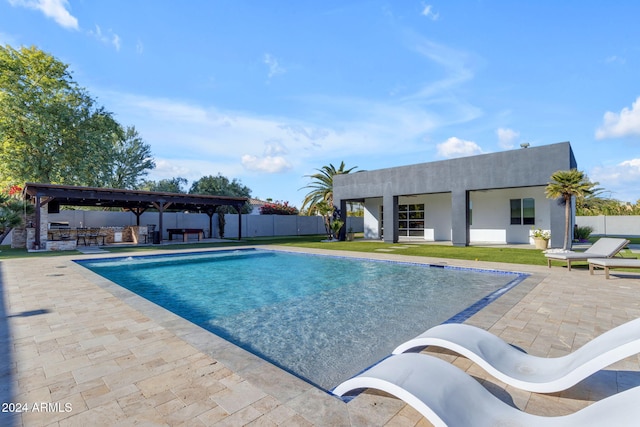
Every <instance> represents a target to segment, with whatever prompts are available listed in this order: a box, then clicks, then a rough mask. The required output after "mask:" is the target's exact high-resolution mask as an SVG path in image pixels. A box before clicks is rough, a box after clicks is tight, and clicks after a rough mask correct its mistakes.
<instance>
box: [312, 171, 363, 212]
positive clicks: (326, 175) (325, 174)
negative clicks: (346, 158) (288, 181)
mask: <svg viewBox="0 0 640 427" xmlns="http://www.w3.org/2000/svg"><path fill="white" fill-rule="evenodd" d="M356 168H357V166H354V167H352V168H349V169H345V164H344V162H340V166H339V167H338V169H336V167H335V166H333V164H331V163H330V164H329V165H328V166H323V167H322V168H320V169H316V170H317V171H318V172H319V173H316V174H313V175H306V176H307V177H309V178H311V180H312V182H311V183H310V184H309V185H307V186H305V187H303V188H309V189H310V190H311V191H309V193H307V195H306V197H305V198H304V200H303V201H302V207H301V209H302V210H303V211H304V210H305V209H306V213H307V215H314V214H316V213H317V211H318V204H319V203H321V202H326V203H327V204H328V205H329V206H333V177H334V175H340V174H345V173H349V172H351V171H352V170H354V169H356Z"/></svg>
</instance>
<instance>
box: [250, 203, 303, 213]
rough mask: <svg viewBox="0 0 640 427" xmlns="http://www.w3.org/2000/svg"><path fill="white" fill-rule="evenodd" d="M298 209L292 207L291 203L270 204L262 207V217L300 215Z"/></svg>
mask: <svg viewBox="0 0 640 427" xmlns="http://www.w3.org/2000/svg"><path fill="white" fill-rule="evenodd" d="M298 213H299V212H298V208H296V207H295V206H290V205H289V202H280V201H275V202H269V203H265V204H264V205H262V206H260V215H298Z"/></svg>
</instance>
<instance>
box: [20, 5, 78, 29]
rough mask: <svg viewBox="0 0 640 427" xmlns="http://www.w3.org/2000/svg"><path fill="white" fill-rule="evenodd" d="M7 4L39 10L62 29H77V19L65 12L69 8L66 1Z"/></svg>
mask: <svg viewBox="0 0 640 427" xmlns="http://www.w3.org/2000/svg"><path fill="white" fill-rule="evenodd" d="M9 4H10V5H11V6H19V7H26V8H27V9H33V10H39V11H40V12H42V13H44V15H45V16H47V17H48V18H51V19H53V20H54V21H56V23H58V25H61V26H62V27H64V28H69V29H72V30H77V29H78V19H77V18H75V17H74V16H73V15H71V13H69V11H68V10H67V8H68V7H69V2H68V1H67V0H9Z"/></svg>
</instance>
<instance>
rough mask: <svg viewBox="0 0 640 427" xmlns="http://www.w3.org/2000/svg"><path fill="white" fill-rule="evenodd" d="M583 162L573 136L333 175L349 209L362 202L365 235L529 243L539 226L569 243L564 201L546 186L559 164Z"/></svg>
mask: <svg viewBox="0 0 640 427" xmlns="http://www.w3.org/2000/svg"><path fill="white" fill-rule="evenodd" d="M574 168H577V163H576V160H575V157H574V155H573V151H572V149H571V144H570V143H569V142H561V143H557V144H551V145H545V146H539V147H528V148H520V149H516V150H509V151H503V152H498V153H491V154H482V155H478V156H470V157H463V158H457V159H451V160H443V161H436V162H429V163H420V164H415V165H408V166H398V167H393V168H388V169H379V170H371V171H363V172H357V173H350V174H344V175H336V176H334V178H333V197H334V203H335V204H336V206H338V207H340V209H341V211H342V213H343V215H344V213H345V212H346V207H347V202H349V201H357V202H361V203H363V204H364V209H365V211H364V236H365V238H367V239H383V240H384V241H385V242H391V243H393V242H398V241H404V240H426V241H451V242H452V244H453V245H456V246H467V245H469V244H473V243H496V244H499V243H530V242H531V233H532V230H533V229H542V230H546V231H549V232H550V233H551V246H552V247H554V246H555V247H558V246H561V245H562V243H563V236H564V220H565V217H564V206H563V205H562V204H561V203H559V202H558V201H557V200H550V199H547V198H546V196H545V193H544V191H545V187H546V185H547V184H548V182H549V180H550V177H551V175H552V174H553V173H554V172H556V171H558V170H569V169H574Z"/></svg>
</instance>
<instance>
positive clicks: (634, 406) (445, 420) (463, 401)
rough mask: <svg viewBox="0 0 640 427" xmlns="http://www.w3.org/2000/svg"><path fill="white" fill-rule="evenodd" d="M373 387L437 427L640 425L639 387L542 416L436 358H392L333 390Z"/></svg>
mask: <svg viewBox="0 0 640 427" xmlns="http://www.w3.org/2000/svg"><path fill="white" fill-rule="evenodd" d="M363 388H374V389H378V390H382V391H385V392H387V393H389V394H392V395H394V396H396V397H397V398H399V399H402V400H403V401H405V402H406V403H408V404H409V405H411V406H412V407H414V408H415V409H416V410H417V411H418V412H420V413H421V414H422V415H423V416H424V417H425V418H427V419H428V420H429V421H430V422H431V423H432V424H433V425H435V426H436V427H488V426H516V425H517V426H532V427H546V426H554V427H557V426H576V427H577V426H580V427H585V426H598V427H601V426H616V427H626V426H637V425H638V420H639V419H640V404H638V402H640V387H635V388H632V389H629V390H627V391H623V392H621V393H618V394H615V395H613V396H610V397H607V398H605V399H603V400H601V401H598V402H596V403H593V404H592V405H590V406H588V407H586V408H584V409H582V410H580V411H578V412H576V413H573V414H570V415H565V416H560V417H542V416H538V415H532V414H528V413H526V412H522V411H520V410H518V409H516V408H514V407H512V406H510V405H508V404H507V403H504V402H503V401H501V400H500V399H498V398H497V397H495V396H494V395H493V394H491V393H490V392H489V391H488V390H487V389H486V388H484V387H483V386H482V385H481V384H480V383H479V382H478V381H476V380H475V379H473V378H472V377H471V376H469V375H468V374H466V373H465V372H463V371H461V370H460V369H458V368H456V367H455V366H453V365H451V364H450V363H447V362H445V361H444V360H441V359H438V358H436V357H432V356H427V355H425V354H416V353H407V354H398V355H394V356H390V357H388V358H387V359H385V360H383V361H382V362H380V363H379V364H377V365H375V366H373V367H372V368H370V369H368V370H366V371H364V372H363V373H361V374H360V375H358V376H356V377H353V378H351V379H349V380H347V381H345V382H343V383H342V384H340V385H339V386H338V387H336V388H335V389H334V390H333V393H334V394H336V395H338V396H342V395H344V394H346V393H349V392H350V391H354V390H358V389H363Z"/></svg>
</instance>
